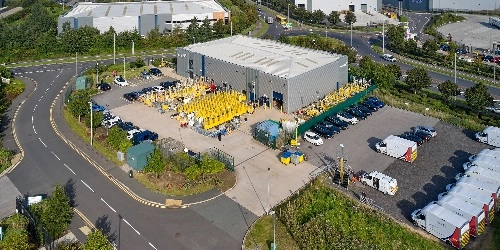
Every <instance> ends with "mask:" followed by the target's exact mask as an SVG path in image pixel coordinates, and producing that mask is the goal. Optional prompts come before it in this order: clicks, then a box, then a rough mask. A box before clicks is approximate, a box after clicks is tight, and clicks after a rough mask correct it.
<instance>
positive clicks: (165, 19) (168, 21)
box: [156, 13, 175, 32]
mask: <svg viewBox="0 0 500 250" xmlns="http://www.w3.org/2000/svg"><path fill="white" fill-rule="evenodd" d="M156 25H157V26H158V30H159V31H160V32H163V31H164V30H165V29H167V30H170V31H172V14H170V13H167V14H158V15H156ZM174 27H175V26H174Z"/></svg>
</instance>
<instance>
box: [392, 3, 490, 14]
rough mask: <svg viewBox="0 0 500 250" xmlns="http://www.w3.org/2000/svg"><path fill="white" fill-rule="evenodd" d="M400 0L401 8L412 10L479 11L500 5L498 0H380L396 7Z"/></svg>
mask: <svg viewBox="0 0 500 250" xmlns="http://www.w3.org/2000/svg"><path fill="white" fill-rule="evenodd" d="M399 2H402V6H403V9H405V10H412V11H423V12H426V11H439V10H450V11H454V10H457V11H481V10H494V9H497V8H499V7H500V0H474V1H472V0H382V3H383V5H386V6H392V7H395V8H398V6H399Z"/></svg>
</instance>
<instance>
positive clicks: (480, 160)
mask: <svg viewBox="0 0 500 250" xmlns="http://www.w3.org/2000/svg"><path fill="white" fill-rule="evenodd" d="M472 166H478V167H481V168H487V169H491V170H492V171H500V159H497V158H494V157H491V156H489V155H478V156H476V157H474V160H473V161H472V162H466V163H464V165H463V167H464V170H467V169H468V168H470V167H472Z"/></svg>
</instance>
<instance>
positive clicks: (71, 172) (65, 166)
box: [64, 163, 76, 175]
mask: <svg viewBox="0 0 500 250" xmlns="http://www.w3.org/2000/svg"><path fill="white" fill-rule="evenodd" d="M64 166H65V167H66V168H67V169H69V171H71V173H73V174H74V175H76V173H75V171H73V169H71V168H70V167H68V165H66V163H64Z"/></svg>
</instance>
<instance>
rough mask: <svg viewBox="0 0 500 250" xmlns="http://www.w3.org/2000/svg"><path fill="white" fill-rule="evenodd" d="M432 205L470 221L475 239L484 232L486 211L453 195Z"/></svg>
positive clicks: (446, 196)
mask: <svg viewBox="0 0 500 250" xmlns="http://www.w3.org/2000/svg"><path fill="white" fill-rule="evenodd" d="M431 203H435V204H438V205H440V206H442V207H444V208H446V209H447V210H449V211H451V212H453V213H455V214H456V215H459V216H460V217H462V218H464V219H466V220H468V221H469V229H470V234H471V235H472V236H474V237H477V236H479V235H481V234H482V233H483V232H484V227H485V225H486V221H485V220H484V211H483V210H482V209H481V208H479V207H476V206H474V205H472V204H470V203H467V202H465V201H463V200H461V199H459V198H457V197H453V195H445V196H444V197H443V198H441V200H439V201H433V202H431Z"/></svg>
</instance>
